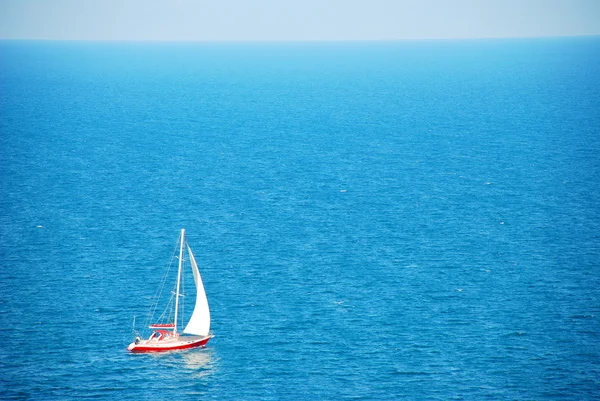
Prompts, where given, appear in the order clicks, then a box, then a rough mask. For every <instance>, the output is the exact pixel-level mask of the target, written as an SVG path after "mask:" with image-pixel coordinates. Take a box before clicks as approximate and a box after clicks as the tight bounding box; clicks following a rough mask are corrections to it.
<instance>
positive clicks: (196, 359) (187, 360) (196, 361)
mask: <svg viewBox="0 0 600 401" xmlns="http://www.w3.org/2000/svg"><path fill="white" fill-rule="evenodd" d="M177 356H179V357H181V359H182V360H183V363H184V366H185V368H186V369H189V370H193V371H194V373H193V376H194V377H208V376H210V375H212V374H213V373H214V372H215V370H216V362H217V361H218V358H216V357H215V354H214V350H213V349H210V348H204V349H195V350H189V351H186V352H181V353H180V354H179V355H177Z"/></svg>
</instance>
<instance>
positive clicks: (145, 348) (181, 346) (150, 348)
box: [130, 336, 212, 354]
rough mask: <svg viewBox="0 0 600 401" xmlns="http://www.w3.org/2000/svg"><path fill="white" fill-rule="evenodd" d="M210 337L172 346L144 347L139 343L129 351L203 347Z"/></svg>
mask: <svg viewBox="0 0 600 401" xmlns="http://www.w3.org/2000/svg"><path fill="white" fill-rule="evenodd" d="M211 338H212V336H211V337H207V338H204V339H202V340H199V341H196V342H193V343H190V344H182V345H174V346H172V347H170V346H165V347H144V346H143V345H140V346H137V345H136V346H135V347H134V348H133V349H131V350H130V351H131V352H133V353H135V354H141V353H147V352H166V351H176V350H182V349H189V348H196V347H203V346H205V345H206V343H208V340H210V339H211Z"/></svg>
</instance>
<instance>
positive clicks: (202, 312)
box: [127, 229, 214, 353]
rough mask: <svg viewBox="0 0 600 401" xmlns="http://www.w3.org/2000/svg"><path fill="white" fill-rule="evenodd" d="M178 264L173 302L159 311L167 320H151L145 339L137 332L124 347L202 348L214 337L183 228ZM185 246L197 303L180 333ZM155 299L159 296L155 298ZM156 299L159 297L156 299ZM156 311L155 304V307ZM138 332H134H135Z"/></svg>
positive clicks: (143, 349)
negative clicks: (147, 335) (154, 321)
mask: <svg viewBox="0 0 600 401" xmlns="http://www.w3.org/2000/svg"><path fill="white" fill-rule="evenodd" d="M178 245H179V266H178V269H177V283H176V287H175V291H174V293H173V295H174V296H175V303H174V306H173V302H170V303H169V305H168V307H167V310H168V312H169V313H168V314H167V311H165V313H163V314H162V316H161V317H162V318H165V316H166V321H165V322H161V323H152V324H150V325H149V326H148V328H150V329H152V330H153V331H152V334H151V335H150V336H149V337H148V338H147V339H142V338H141V337H140V335H139V334H137V335H136V338H135V341H134V342H132V343H131V344H129V346H128V347H127V350H128V351H131V352H134V353H143V352H162V351H173V350H183V349H188V348H195V347H204V346H205V345H206V343H208V340H210V339H211V338H213V337H214V335H213V334H212V332H211V331H210V310H209V308H208V300H207V299H206V292H205V291H204V285H203V284H202V278H201V277H200V271H199V270H198V265H197V264H196V259H195V258H194V254H193V253H192V249H191V248H190V246H189V244H187V242H186V240H185V229H182V230H181V234H180V238H179V243H178ZM184 247H187V253H188V256H189V257H188V261H189V264H190V266H191V268H192V273H193V276H194V283H195V284H196V302H195V304H194V311H193V312H192V315H191V317H190V319H189V321H188V322H187V325H186V326H185V328H184V329H183V333H180V332H179V330H180V327H182V326H183V324H180V323H182V320H183V312H182V311H180V309H181V307H182V305H181V304H182V303H183V302H180V298H182V297H183V296H184V294H182V281H183V276H182V274H183V271H182V269H183V265H184ZM161 293H162V289H161V290H160V291H159V293H158V294H159V295H160V294H161ZM157 298H158V297H157ZM157 302H158V300H157ZM154 310H156V306H155V307H154ZM149 319H150V320H149V321H150V322H152V321H153V320H152V319H154V316H150V317H149ZM134 332H135V319H134ZM136 333H137V332H136Z"/></svg>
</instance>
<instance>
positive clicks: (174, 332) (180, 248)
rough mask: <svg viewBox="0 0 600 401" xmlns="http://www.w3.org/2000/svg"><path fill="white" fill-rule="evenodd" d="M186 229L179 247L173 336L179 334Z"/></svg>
mask: <svg viewBox="0 0 600 401" xmlns="http://www.w3.org/2000/svg"><path fill="white" fill-rule="evenodd" d="M184 235H185V229H184V228H182V229H181V244H180V245H179V269H178V270H177V292H176V293H175V322H174V323H175V326H173V335H175V334H177V312H179V284H180V282H181V264H182V262H183V242H184V241H183V238H184Z"/></svg>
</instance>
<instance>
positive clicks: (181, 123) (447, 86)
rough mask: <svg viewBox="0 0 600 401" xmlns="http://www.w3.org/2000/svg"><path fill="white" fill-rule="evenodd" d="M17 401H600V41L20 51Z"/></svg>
mask: <svg viewBox="0 0 600 401" xmlns="http://www.w3.org/2000/svg"><path fill="white" fill-rule="evenodd" d="M181 228H185V229H186V232H187V235H188V240H189V243H190V245H191V246H192V248H193V249H194V252H195V254H196V259H197V261H198V264H199V266H200V270H201V273H202V277H203V280H204V284H205V287H206V292H207V294H208V299H209V303H210V307H211V313H212V330H213V331H214V334H215V337H214V338H213V339H212V340H211V341H210V342H209V344H208V346H207V347H206V348H205V349H196V350H190V351H186V352H180V353H168V354H160V355H158V354H154V355H132V354H129V353H128V352H127V351H126V347H127V345H128V344H129V343H130V342H131V341H132V324H133V317H134V316H136V317H137V329H138V330H141V327H140V324H141V323H140V321H143V319H142V317H143V316H145V315H146V312H147V310H148V308H149V307H150V299H151V297H152V296H153V295H154V294H155V292H156V290H157V287H158V286H159V284H160V281H161V279H162V275H163V273H164V270H165V269H166V267H167V265H168V262H169V258H170V256H171V252H172V250H173V247H174V245H175V243H176V240H177V236H178V234H179V230H180V229H181ZM0 398H1V399H31V400H67V399H75V398H77V399H100V400H156V399H177V400H392V399H395V400H598V399H600V38H599V37H587V38H586V37H582V38H553V39H511V40H465V41H452V40H450V41H413V42H411V41H407V42H364V43H361V42H348V43H158V42H157V43H151V42H150V43H127V42H123V43H110V42H27V41H23V42H21V41H4V42H0Z"/></svg>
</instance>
